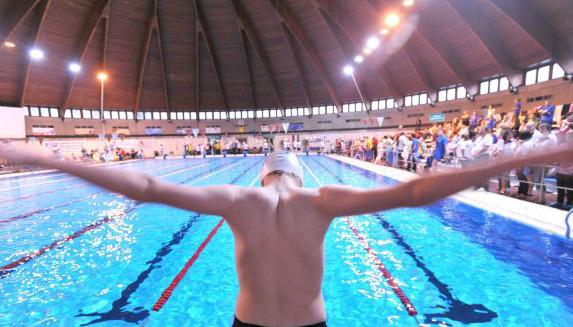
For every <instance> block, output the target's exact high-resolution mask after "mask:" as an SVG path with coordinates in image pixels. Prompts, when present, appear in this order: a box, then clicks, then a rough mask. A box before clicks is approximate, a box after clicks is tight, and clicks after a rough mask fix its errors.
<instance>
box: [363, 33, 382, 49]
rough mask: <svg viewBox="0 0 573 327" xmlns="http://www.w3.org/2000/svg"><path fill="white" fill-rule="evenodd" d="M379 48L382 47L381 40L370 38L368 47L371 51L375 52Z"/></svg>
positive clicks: (367, 42)
mask: <svg viewBox="0 0 573 327" xmlns="http://www.w3.org/2000/svg"><path fill="white" fill-rule="evenodd" d="M379 46H380V40H379V39H378V38H377V37H375V36H373V37H371V38H369V39H368V40H367V41H366V47H367V48H369V49H371V50H374V49H376V48H378V47H379Z"/></svg>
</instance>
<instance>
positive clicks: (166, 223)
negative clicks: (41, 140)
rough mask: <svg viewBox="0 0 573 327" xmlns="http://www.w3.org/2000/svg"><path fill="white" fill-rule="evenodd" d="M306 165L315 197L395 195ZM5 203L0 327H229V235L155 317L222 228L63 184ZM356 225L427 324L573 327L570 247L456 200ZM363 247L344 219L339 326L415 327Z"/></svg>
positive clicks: (352, 171) (48, 183)
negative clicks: (334, 190) (331, 193)
mask: <svg viewBox="0 0 573 327" xmlns="http://www.w3.org/2000/svg"><path fill="white" fill-rule="evenodd" d="M301 159H302V161H303V163H304V167H305V186H306V187H311V188H312V187H318V186H319V184H348V185H354V186H360V187H375V186H388V185H392V184H395V181H392V180H390V179H388V178H385V177H382V176H379V175H375V174H373V173H370V172H367V171H364V170H362V169H359V168H355V167H352V166H348V165H345V164H342V163H340V162H337V161H334V160H331V159H329V158H326V157H320V156H310V157H306V156H304V157H301ZM262 161H263V158H260V157H253V158H227V159H222V158H221V159H193V160H168V161H159V160H158V161H155V160H151V161H143V162H133V163H127V164H122V165H118V166H116V167H117V168H118V169H131V170H133V169H136V170H140V171H146V172H147V173H149V174H152V175H155V176H158V177H159V178H162V179H165V180H167V181H170V182H173V183H181V184H185V185H194V186H201V185H209V184H226V183H234V184H237V185H243V186H248V185H255V186H257V185H258V180H257V175H258V172H259V169H260V167H261V165H262ZM214 201H215V200H214ZM0 205H1V207H2V209H3V210H2V212H1V213H0V241H1V244H2V246H0V267H1V266H7V265H10V264H12V265H13V266H14V265H15V266H14V267H12V268H11V269H6V270H3V271H0V326H80V325H94V326H134V325H146V326H176V325H177V326H229V325H230V322H231V319H232V317H233V308H234V301H235V298H236V296H237V293H238V285H237V279H236V276H235V268H234V261H233V260H234V254H233V242H232V234H231V231H230V229H229V228H228V226H226V225H225V224H224V225H223V226H222V227H221V228H220V229H219V230H218V231H216V233H215V234H214V236H213V238H212V239H211V241H210V242H209V243H207V245H206V247H205V248H204V251H203V252H202V253H201V254H200V256H199V258H198V259H197V261H196V262H195V263H194V264H193V265H192V266H191V268H190V269H189V270H188V272H187V274H186V275H185V277H184V278H183V279H182V280H181V282H180V283H179V284H178V286H177V287H176V288H175V290H174V291H173V293H172V294H171V297H170V298H169V300H168V301H167V302H166V303H165V305H164V306H163V307H162V308H161V310H159V311H157V312H156V311H152V308H153V306H154V304H155V303H156V302H157V300H158V299H159V298H160V296H161V295H162V293H163V291H164V290H165V289H166V288H167V287H168V286H169V285H170V283H171V282H172V280H173V279H174V277H175V276H176V275H177V274H178V273H179V272H180V271H181V269H182V268H183V267H184V266H185V264H186V262H188V260H189V259H190V258H191V257H192V256H193V254H194V253H195V252H196V250H197V249H198V248H199V247H200V246H201V244H202V243H204V241H205V239H206V238H207V237H208V236H209V235H210V233H212V231H213V229H214V228H215V227H216V225H217V224H218V222H219V221H220V218H219V217H213V216H205V215H197V214H195V213H192V212H186V211H183V210H178V209H173V208H169V207H165V206H161V205H156V204H141V203H136V202H134V201H131V200H129V199H126V198H124V197H122V196H119V195H116V194H112V193H109V192H107V191H104V190H102V189H99V188H97V187H94V186H92V185H89V184H87V183H85V182H82V181H80V180H78V179H76V178H72V177H69V176H67V175H64V174H60V173H55V174H49V175H41V176H30V177H24V178H13V179H4V180H1V181H0ZM349 222H350V223H351V224H352V225H353V226H355V227H356V229H357V231H358V233H359V234H360V235H362V236H363V237H364V239H365V240H366V242H367V243H368V245H369V246H370V247H371V248H372V249H373V250H374V251H375V252H376V253H377V255H378V257H379V258H380V259H381V261H382V262H383V263H384V265H385V266H386V268H387V269H388V271H390V273H391V274H392V275H393V277H394V278H395V280H396V282H397V283H398V284H399V285H400V287H401V288H402V290H403V291H404V293H405V294H406V295H407V296H408V298H409V299H410V300H411V302H412V303H413V304H414V305H415V307H416V309H417V311H418V315H417V319H418V321H419V322H420V323H422V324H429V325H436V326H447V325H450V326H461V325H471V326H571V325H573V244H572V243H571V242H568V241H565V240H563V239H560V238H558V237H554V236H550V235H547V234H544V233H542V232H539V231H536V230H534V229H532V228H529V227H526V226H523V225H520V224H517V223H515V222H512V221H510V220H507V219H504V218H503V217H499V216H496V215H494V214H491V213H489V212H486V211H482V210H478V209H475V208H473V207H470V206H467V205H464V204H461V203H459V202H456V201H454V200H451V199H446V200H443V201H440V202H438V203H435V204H433V205H431V206H427V207H424V208H415V209H414V208H404V209H396V210H392V211H388V212H383V213H379V214H373V215H367V216H359V217H350V219H349ZM70 236H71V237H70ZM363 245H364V244H362V243H360V241H359V239H358V238H357V237H356V235H355V234H354V233H353V232H352V231H351V230H350V228H349V225H348V223H347V222H346V220H345V219H343V218H339V219H336V220H334V222H333V224H332V226H331V228H330V230H329V232H328V234H327V237H326V271H325V277H324V287H323V289H324V297H325V300H326V306H327V316H328V324H329V326H386V325H388V326H416V325H417V323H416V320H414V319H413V318H412V317H410V316H408V314H407V312H406V310H405V309H404V307H403V306H402V304H401V303H400V301H399V299H398V298H397V297H396V295H395V294H394V293H393V292H392V291H391V289H390V288H389V287H388V286H387V284H386V282H385V280H384V278H383V276H382V274H381V272H380V271H379V270H378V268H377V266H376V265H375V264H374V262H373V260H372V256H371V254H368V253H367V251H366V250H365V248H364V246H363ZM38 251H39V252H38ZM31 253H36V255H35V256H30V254H31Z"/></svg>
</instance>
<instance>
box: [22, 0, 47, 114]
mask: <svg viewBox="0 0 573 327" xmlns="http://www.w3.org/2000/svg"><path fill="white" fill-rule="evenodd" d="M51 3H52V0H44V1H42V2H41V3H40V4H39V5H38V6H37V7H36V12H37V15H36V16H35V17H34V23H33V24H34V25H33V28H32V33H31V35H30V39H31V40H32V42H31V43H32V47H34V46H35V45H36V42H37V41H38V35H39V34H40V30H41V29H42V25H43V24H44V20H45V19H46V16H47V15H46V14H47V13H48V9H49V8H50V5H51ZM22 71H23V72H24V73H23V74H24V75H23V76H22V80H21V84H20V96H19V97H18V99H19V103H20V107H22V106H23V105H24V104H25V97H26V91H27V89H28V79H29V77H30V56H28V55H26V59H24V63H23V66H22Z"/></svg>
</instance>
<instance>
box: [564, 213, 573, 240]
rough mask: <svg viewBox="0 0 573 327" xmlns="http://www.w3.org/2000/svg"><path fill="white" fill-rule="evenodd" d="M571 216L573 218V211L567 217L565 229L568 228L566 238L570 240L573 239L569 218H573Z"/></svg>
mask: <svg viewBox="0 0 573 327" xmlns="http://www.w3.org/2000/svg"><path fill="white" fill-rule="evenodd" d="M571 216H573V209H571V210H569V213H568V214H567V216H565V227H566V228H567V230H566V231H565V237H566V238H569V239H570V238H571V226H569V218H571Z"/></svg>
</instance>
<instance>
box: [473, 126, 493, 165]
mask: <svg viewBox="0 0 573 327" xmlns="http://www.w3.org/2000/svg"><path fill="white" fill-rule="evenodd" d="M492 145H493V136H492V135H491V131H490V130H489V128H485V127H484V128H481V129H480V130H479V136H478V137H477V138H476V140H475V142H474V148H473V149H472V151H473V153H472V155H473V157H474V158H475V159H476V160H487V159H489V153H490V148H491V147H492Z"/></svg>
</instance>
